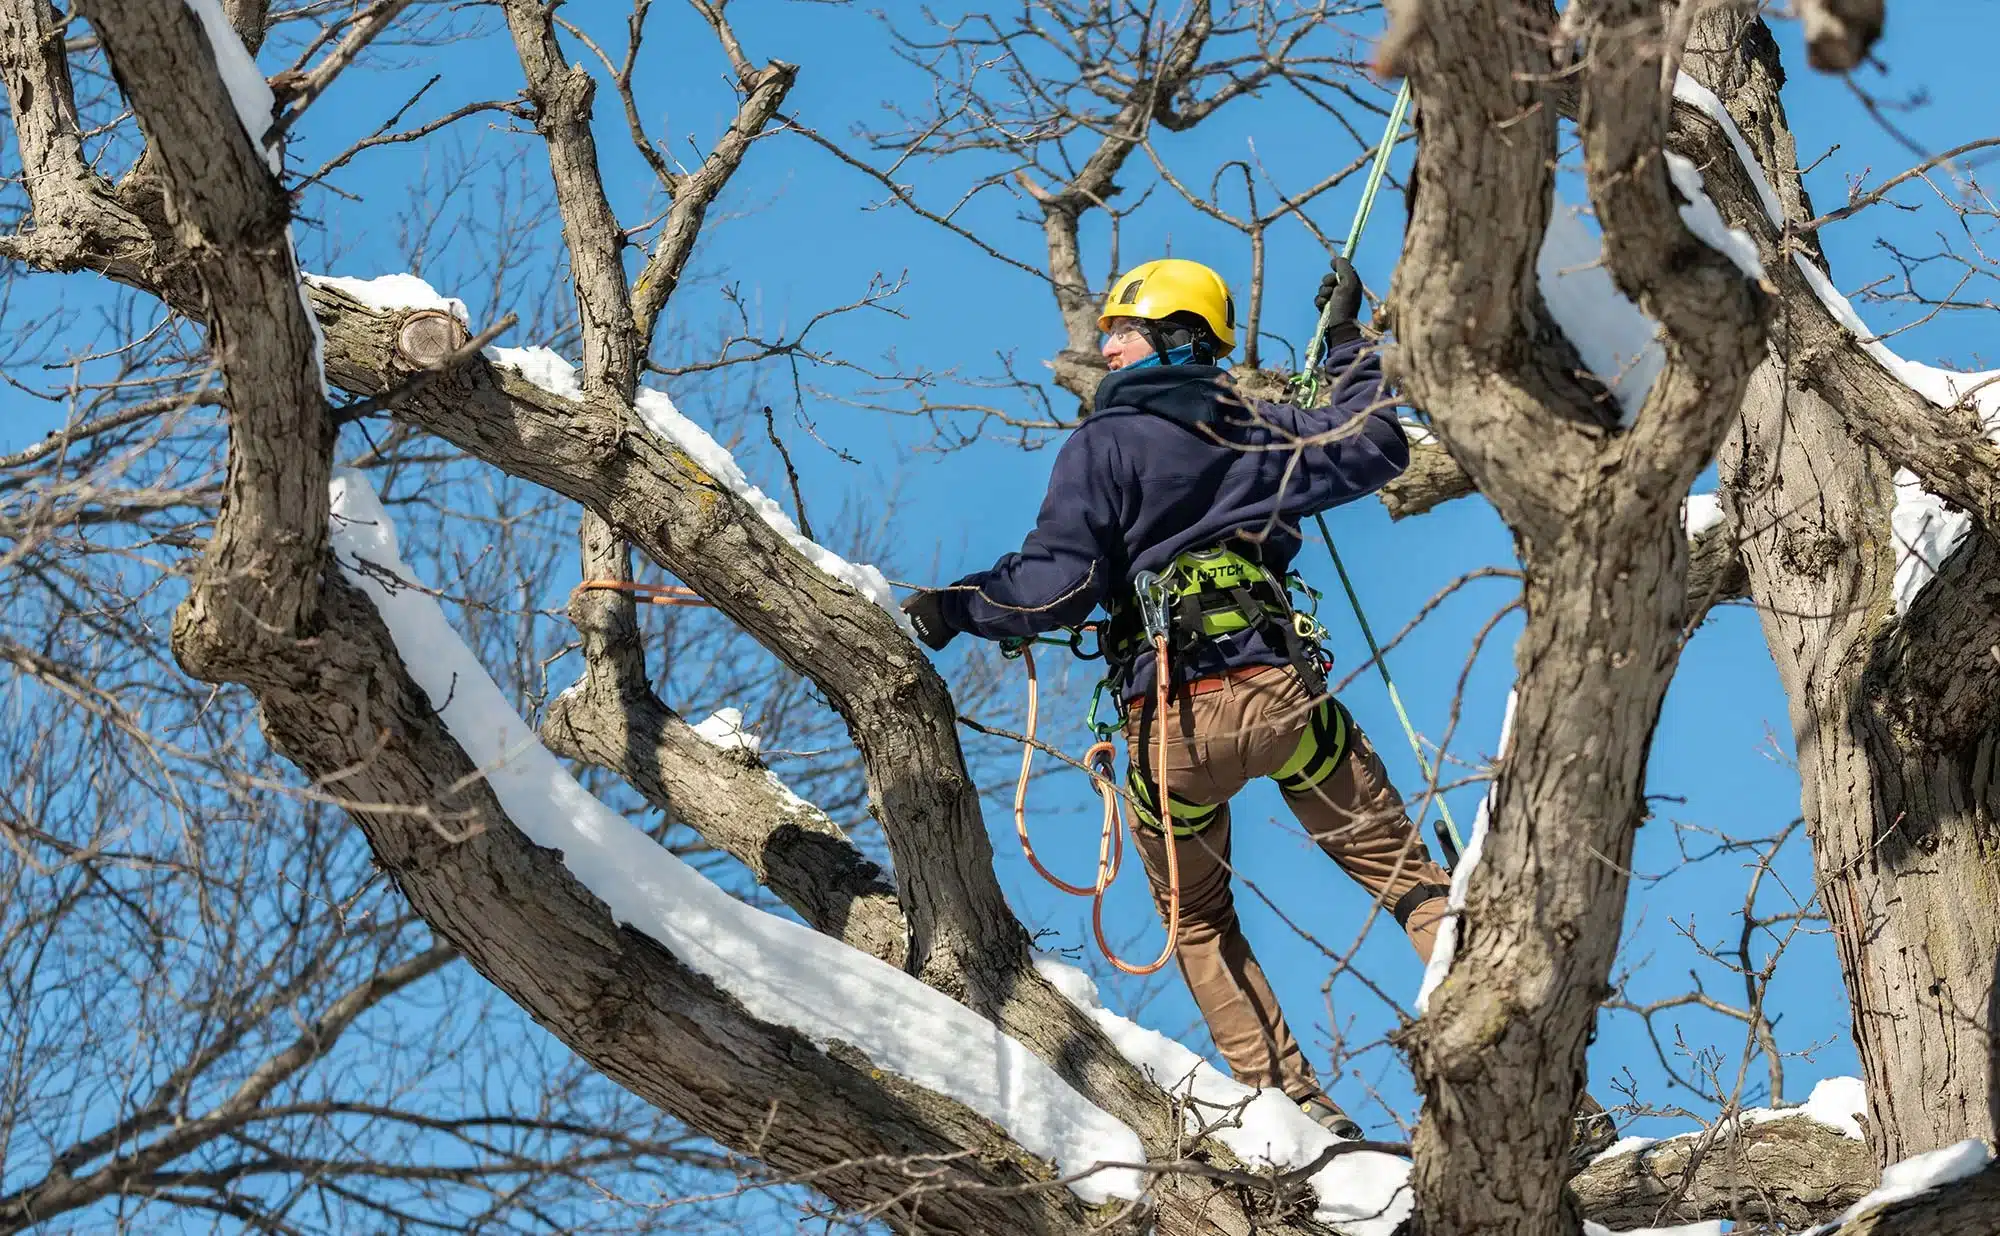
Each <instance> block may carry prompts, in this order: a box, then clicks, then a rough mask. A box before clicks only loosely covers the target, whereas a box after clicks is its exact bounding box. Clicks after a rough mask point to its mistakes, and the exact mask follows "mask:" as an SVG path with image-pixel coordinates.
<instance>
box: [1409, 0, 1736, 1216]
mask: <svg viewBox="0 0 2000 1236" xmlns="http://www.w3.org/2000/svg"><path fill="white" fill-rule="evenodd" d="M1414 9H1415V6H1404V7H1403V9H1402V10H1401V11H1399V12H1398V13H1397V14H1396V15H1395V16H1396V19H1397V21H1398V22H1399V23H1402V24H1401V25H1400V26H1399V28H1398V29H1397V31H1396V32H1395V35H1394V39H1393V54H1394V56H1395V61H1396V67H1398V68H1399V69H1401V70H1402V71H1405V72H1407V73H1408V75H1409V77H1410V80H1411V83H1412V85H1413V87H1414V88H1415V93H1416V99H1417V106H1418V114H1419V116H1420V117H1421V131H1420V142H1419V146H1418V152H1417V165H1416V169H1415V172H1414V173H1413V176H1412V182H1413V190H1412V193H1411V197H1410V215H1411V217H1410V227H1409V232H1408V238H1407V243H1406V247H1405V253H1404V258H1403V262H1402V265H1401V266H1400V267H1399V268H1398V270H1397V274H1396V281H1395V285H1394V290H1393V293H1392V302H1393V308H1394V314H1395V321H1396V324H1397V328H1398V331H1399V334H1400V337H1401V342H1400V344H1399V346H1398V348H1397V350H1396V352H1395V353H1394V362H1395V364H1394V368H1395V370H1396V372H1397V373H1398V375H1399V376H1400V377H1401V378H1402V379H1403V381H1404V383H1405V386H1406V389H1407V390H1408V392H1409V394H1410V395H1411V396H1412V398H1413V401H1414V402H1416V403H1417V404H1418V405H1419V406H1422V407H1424V408H1426V409H1427V410H1428V411H1429V412H1430V413H1431V416H1432V419H1433V421H1434V423H1435V424H1436V426H1437V429H1438V432H1439V436H1440V437H1441V438H1442V439H1443V440H1444V442H1445V443H1446V445H1447V446H1448V447H1449V448H1450V449H1451V452H1452V454H1453V456H1454V457H1455V458H1456V459H1457V460H1458V461H1459V462H1460V463H1461V464H1462V465H1463V466H1464V467H1465V469H1466V471H1467V472H1468V473H1469V474H1470V475H1471V476H1472V477H1473V479H1474V480H1475V481H1476V482H1477V483H1478V486H1479V489H1480V492H1482V493H1483V494H1485V495H1486V496H1487V497H1488V498H1489V499H1490V500H1491V501H1492V502H1493V503H1494V505H1495V506H1496V508H1497V509H1498V510H1499V512H1500V514H1501V516H1502V517H1503V518H1504V519H1505V520H1506V521H1507V523H1508V524H1509V526H1510V527H1512V528H1513V530H1514V532H1515V536H1516V541H1517V545H1518V547H1519V551H1520V556H1521V561H1522V564H1523V567H1524V570H1525V573H1526V585H1525V589H1524V594H1525V596H1524V599H1525V605H1526V609H1527V624H1526V627H1525V629H1524V631H1523V634H1522V636H1521V640H1520V644H1519V647H1518V650H1517V653H1516V665H1517V670H1518V681H1517V687H1516V691H1517V702H1516V707H1515V713H1514V729H1513V738H1512V744H1511V748H1510V752H1509V754H1508V755H1507V756H1506V758H1505V761H1504V764H1503V767H1502V770H1501V775H1500V777H1499V780H1498V782H1497V785H1496V788H1495V791H1494V796H1493V803H1494V806H1493V811H1492V822H1491V825H1490V831H1489V834H1488V837H1487V841H1486V848H1485V853H1484V857H1483V859H1482V860H1481V863H1480V866H1479V868H1478V870H1477V871H1476V872H1475V874H1474V876H1473V879H1472V883H1471V889H1470V893H1469V897H1468V902H1467V907H1466V911H1465V918H1464V924H1465V926H1464V929H1463V938H1462V942H1461V944H1460V946H1459V963H1458V964H1457V965H1455V966H1454V967H1453V969H1452V971H1451V973H1450V976H1449V977H1448V978H1447V979H1446V981H1445V983H1444V985H1443V987H1442V988H1441V989H1440V990H1439V992H1438V993H1437V995H1436V996H1435V997H1434V998H1433V1000H1432V1003H1431V1008H1430V1013H1429V1015H1428V1016H1427V1017H1426V1018H1425V1019H1424V1020H1423V1022H1421V1023H1420V1024H1419V1026H1418V1027H1417V1028H1416V1030H1415V1031H1414V1032H1413V1033H1411V1034H1410V1035H1409V1036H1408V1041H1409V1044H1410V1047H1411V1054H1412V1058H1413V1063H1414V1066H1415V1069H1416V1073H1417V1077H1418V1081H1419V1084H1420V1086H1421V1087H1422V1089H1423V1092H1424V1098H1425V1105H1424V1118H1423V1122H1422V1124H1421V1125H1420V1126H1419V1128H1418V1132H1417V1136H1416V1139H1415V1143H1414V1150H1415V1156H1416V1178H1415V1179H1416V1186H1417V1215H1416V1220H1417V1224H1416V1226H1417V1228H1418V1230H1419V1231H1421V1232H1424V1233H1435V1234H1439V1236H1442V1234H1444V1233H1451V1234H1453V1236H1459V1234H1462V1233H1475V1232H1477V1233H1482V1234H1484V1233H1492V1234H1499V1233H1520V1234H1521V1236H1529V1234H1533V1236H1547V1234H1548V1233H1551V1232H1562V1231H1574V1230H1575V1228H1576V1224H1577V1220H1576V1217H1575V1214H1574V1211H1573V1207H1572V1205H1571V1204H1570V1203H1569V1202H1568V1200H1567V1198H1566V1196H1565V1193H1564V1188H1563V1184H1564V1176H1565V1172H1564V1168H1563V1164H1564V1161H1565V1158H1566V1152H1567V1150H1568V1148H1569V1140H1570V1121H1569V1116H1570V1114H1571V1113H1572V1112H1573V1111H1574V1109H1575V1104H1576V1101H1577V1098H1578V1095H1579V1093H1580V1091H1581V1088H1582V1077H1583V1061H1584V1049H1585V1047H1586V1045H1587V1042H1588V1038H1589V1035H1590V1031H1591V1027H1592V1025H1593V1022H1594V1019H1595V1014H1596V1002H1597V1000H1598V999H1599V998H1600V995H1601V993H1602V992H1603V991H1604V990H1605V979H1606V976H1607V974H1608V972H1609V967H1610V963H1611V957H1612V952H1613V949H1614V947H1615V941H1616V939H1617V937H1618V928H1619V921H1620V916H1621V914H1622V912H1623V909H1624V901H1625V891H1626V880H1627V876H1626V863H1627V860H1628V858H1629V855H1630V852H1631V844H1632V836H1633V830H1634V829H1635V828H1636V826H1637V823H1638V820H1639V818H1640V815H1641V812H1642V810H1643V800H1642V794H1643V786H1644V777H1645V767H1646V755H1647V748H1648V746H1649V744H1650V742H1651V739H1652V732H1653V726H1654V723H1655V721H1656V720H1657V718H1658V710H1659V705H1660V701H1661V699H1662V697H1663V695H1664V693H1665V690H1666V685H1667V682H1668V680H1669V678H1670V677H1671V675H1672V672H1673V667H1674V664H1675V661H1676V659H1677V657H1678V653H1679V648H1680V644H1681V638H1682V625H1681V623H1682V618H1683V616H1684V614H1685V611H1686V602H1687V598H1686V579H1687V551H1686V543H1685V537H1684V535H1683V534H1682V532H1681V529H1680V521H1679V512H1680V503H1681V500H1682V498H1683V497H1684V496H1685V495H1686V493H1687V490H1688V486H1689V484H1690V483H1691V482H1692V481H1693V479H1694V477H1695V475H1696V473H1697V472H1698V471H1699V469H1700V468H1701V466H1702V464H1703V463H1704V462H1705V461H1706V459H1707V458H1708V457H1709V456H1710V454H1711V453H1712V452H1713V450H1714V448H1715V446H1716V445H1717V443H1718V442H1719V441H1720V439H1721V436H1722V434H1723V431H1724V430H1725V428H1726V427H1727V425H1728V422H1729V420H1730V418H1731V416H1732V415H1733V414H1734V412H1735V409H1736V406H1737V403H1738V401H1739V400H1740V398H1741V395H1742V390H1743V385H1744V383H1745V382H1746V381H1747V379H1748V377H1749V374H1750V371H1751V369H1752V368H1753V367H1754V364H1755V360H1756V357H1757V355H1758V354H1759V352H1760V351H1761V340H1762V330H1763V320H1762V319H1763V305H1762V302H1761V298H1760V297H1759V295H1758V293H1757V291H1756V289H1755V287H1754V286H1753V285H1752V284H1750V283H1749V282H1748V281H1747V280H1746V279H1745V278H1744V276H1743V274H1742V273H1741V272H1740V271H1738V270H1737V269H1736V268H1735V267H1734V266H1733V265H1732V264H1731V263H1730V262H1729V261H1728V260H1727V259H1726V258H1724V257H1723V256H1722V255H1721V254H1719V253H1717V252H1715V251H1714V250H1712V249H1710V248H1708V247H1707V246H1706V245H1704V244H1702V243H1701V242H1700V241H1698V240H1696V239H1695V238H1694V237H1693V236H1692V235H1690V234H1689V233H1688V231H1687V229H1686V228H1685V227H1684V226H1683V225H1682V224H1681V222H1680V219H1679V217H1678V216H1677V214H1676V213H1675V201H1674V197H1673V194H1672V192H1671V190H1670V189H1669V186H1668V177H1667V173H1666V168H1665V165H1664V162H1663V160H1662V156H1661V151H1662V146H1663V143H1664V139H1665V136H1666V127H1667V111H1668V109H1667V106H1666V104H1665V101H1664V100H1663V99H1662V97H1661V92H1660V90H1659V80H1660V71H1661V63H1662V55H1663V50H1664V47H1663V45H1664V37H1663V36H1664V31H1663V28H1662V23H1661V17H1660V10H1659V7H1658V6H1657V5H1653V4H1649V3H1644V2H1639V0H1634V2H1633V3H1607V4H1601V5H1593V6H1591V7H1590V9H1589V10H1588V11H1587V13H1585V14H1584V15H1583V20H1582V21H1581V22H1579V23H1577V27H1578V28H1573V29H1565V30H1561V31H1559V30H1558V26H1557V19H1556V15H1555V13H1554V11H1553V8H1552V6H1549V5H1547V4H1536V3H1530V2H1527V0H1489V2H1487V3H1480V4H1467V5H1462V6H1458V7H1457V10H1456V11H1455V14H1454V16H1453V17H1452V19H1451V20H1449V21H1443V20H1438V19H1436V18H1428V19H1426V16H1425V15H1422V14H1417V13H1415V11H1414ZM1571 16H1572V19H1573V18H1574V17H1575V14H1572V15H1571ZM1579 34H1580V35H1581V37H1582V60H1581V62H1580V63H1579V64H1575V65H1570V64H1568V63H1566V60H1567V56H1566V55H1565V54H1564V49H1566V48H1568V47H1570V46H1571V45H1572V43H1573V42H1574V40H1575V38H1576V36H1577V35H1579ZM1565 70H1568V71H1571V72H1574V73H1576V74H1579V75H1580V76H1581V79H1582V94H1581V100H1582V102H1581V107H1580V111H1579V123H1578V129H1579V133H1580V134H1581V137H1582V139H1583V148H1584V158H1585V170H1586V174H1587V177H1588V180H1589V185H1590V191H1591V197H1592V200H1593V202H1594V204H1595V205H1596V207H1597V211H1598V217H1599V219H1600V221H1601V222H1602V224H1603V228H1604V234H1605V256H1606V262H1607V264H1608V265H1609V267H1610V269H1611V272H1612V274H1613V276H1614V277H1615V278H1616V279H1617V281H1618V283H1619V285H1620V287H1621V288H1623V289H1624V290H1626V291H1627V293H1628V294H1630V295H1632V296H1633V298H1634V299H1635V300H1637V301H1638V302H1639V303H1640V304H1641V305H1642V306H1643V307H1644V308H1646V309H1647V311H1648V312H1649V313H1650V314H1651V315H1652V316H1653V318H1654V319H1655V320H1657V321H1659V322H1660V323H1661V324H1662V327H1663V332H1664V343H1665V348H1666V367H1665V370H1664V372H1663V373H1662V375H1661V378H1660V379H1659V381H1658V382H1657V383H1656V384H1655V386H1654V388H1653V391H1652V392H1651V394H1650V395H1649V397H1648V399H1647V401H1646V404H1645V406H1644V407H1643V408H1642V409H1641V410H1640V411H1639V413H1638V416H1637V417H1636V419H1635V420H1634V422H1633V424H1632V425H1631V427H1630V428H1629V429H1627V430H1625V431H1624V432H1622V433H1621V432H1613V431H1610V430H1609V429H1608V428H1607V427H1606V426H1605V425H1604V423H1603V420H1602V417H1603V414H1604V408H1603V403H1602V402H1601V400H1600V399H1599V398H1597V396H1596V393H1595V392H1593V391H1591V390H1589V389H1588V388H1587V387H1585V385H1584V384H1583V383H1581V382H1580V381H1578V379H1577V378H1576V377H1575V376H1574V375H1575V373H1576V372H1577V370H1578V369H1579V368H1580V366H1578V365H1577V364H1576V363H1575V360H1574V355H1573V353H1567V354H1566V353H1565V351H1564V350H1561V349H1560V348H1559V345H1560V343H1561V341H1562V336H1561V333H1560V332H1559V331H1555V330H1553V329H1552V328H1551V326H1550V324H1549V316H1548V312H1547V309H1546V307H1545V306H1544V304H1543V303H1542V301H1541V296H1540V292H1539V289H1538V286H1537V283H1536V277H1535V260H1536V256H1537V253H1538V251H1539V249H1540V245H1541V239H1542V234H1543V231H1544V229H1545V228H1546V226H1547V221H1548V218H1549V210H1550V205H1551V198H1552V192H1553V185H1552V170H1551V169H1552V168H1553V167H1554V165H1555V162H1556V150H1555V138H1556V114H1555V99H1554V97H1553V93H1552V91H1551V89H1550V87H1549V84H1548V83H1549V82H1551V81H1552V80H1554V79H1556V78H1557V77H1558V76H1560V75H1561V74H1562V73H1563V72H1564V71H1565Z"/></svg>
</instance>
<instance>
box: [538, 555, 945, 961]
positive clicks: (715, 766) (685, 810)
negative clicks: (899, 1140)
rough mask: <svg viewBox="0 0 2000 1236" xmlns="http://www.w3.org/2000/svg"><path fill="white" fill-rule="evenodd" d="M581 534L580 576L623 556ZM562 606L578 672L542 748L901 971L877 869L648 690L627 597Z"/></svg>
mask: <svg viewBox="0 0 2000 1236" xmlns="http://www.w3.org/2000/svg"><path fill="white" fill-rule="evenodd" d="M583 537H584V547H583V548H584V556H585V560H586V566H585V571H584V573H585V574H586V575H587V576H588V577H590V578H594V579H603V578H611V577H613V574H614V573H615V571H616V569H617V565H616V563H617V560H619V559H622V558H623V557H624V555H623V554H622V553H620V552H618V550H617V549H616V548H615V545H614V544H613V540H614V538H612V536H611V534H610V530H609V529H608V528H605V527H603V526H602V525H601V523H600V524H599V525H598V526H597V527H593V528H586V529H585V530H584V534H583ZM607 563H610V564H612V565H611V567H610V569H609V571H607V569H606V565H605V564H607ZM570 611H571V615H572V617H573V618H574V619H575V621H576V625H577V630H578V631H579V633H580V634H581V636H582V639H583V643H584V665H585V670H584V675H583V678H582V679H581V680H580V681H579V682H578V683H577V684H576V685H575V686H573V687H571V688H570V689H569V690H568V691H565V692H564V693H562V694H561V695H559V696H557V697H556V698H555V699H553V700H551V701H550V702H549V708H548V714H547V716H546V717H545V718H544V720H543V722H542V727H541V728H542V740H543V741H544V742H545V743H547V744H548V747H549V749H550V750H551V751H554V752H556V753H557V754H558V755H563V756H567V757H569V758H571V759H579V760H585V761H588V762H589V763H592V764H597V765H599V766H601V767H604V768H608V769H610V770H612V771H613V772H615V773H617V774H618V775H619V776H621V777H623V778H624V779H625V780H626V781H627V782H629V783H631V785H632V787H633V788H634V789H637V790H638V791H639V792H640V793H641V794H644V795H645V796H646V798H647V800H648V801H649V802H651V803H652V804H653V805H654V806H656V807H658V808H660V809H661V810H662V811H669V812H672V813H673V815H674V816H675V818H677V819H679V820H681V821H683V822H685V823H686V824H688V825H689V826H690V827H692V828H693V829H694V830H695V831H696V832H698V833H700V834H701V835H702V837H703V839H705V840H706V841H708V842H709V843H710V844H711V845H714V846H717V847H718V848H720V849H722V850H724V851H726V852H728V853H729V854H732V855H734V856H735V857H736V858H737V859H738V860H739V861H741V862H742V863H743V865H744V866H746V867H747V868H749V870H750V872H751V874H752V875H754V876H755V877H756V878H757V882H758V883H760V884H762V885H764V886H765V887H766V888H769V889H770V890H771V891H772V892H774V893H776V894H777V895H778V896H779V897H780V898H782V899H783V900H784V901H785V903H786V904H787V905H789V906H791V907H792V908H793V909H794V910H797V911H798V912H799V915H800V917H802V918H804V919H805V921H806V922H808V923H810V924H811V925H812V926H813V927H815V928H816V929H818V930H820V931H822V932H825V933H826V934H828V935H831V936H834V937H837V938H839V939H841V940H845V941H846V942H847V943H848V944H850V945H852V946H853V947H855V948H858V949H860V950H861V951H863V952H865V953H868V954H870V955H872V956H875V957H880V958H881V959H882V960H884V961H886V962H888V963H889V964H891V965H894V966H897V967H901V966H902V964H903V962H904V960H905V949H906V947H907V941H906V939H905V935H906V932H907V930H908V928H907V926H906V924H905V923H904V921H903V913H902V910H901V909H900V908H899V907H898V906H897V904H896V890H895V888H894V886H893V885H892V884H891V883H890V882H889V880H888V879H887V877H886V876H885V875H884V874H883V872H882V871H881V869H880V868H879V867H877V866H876V865H875V864H874V863H872V862H870V861H869V860H868V859H867V858H866V857H865V856H863V855H862V853H861V851H860V850H858V849H856V848H855V846H854V844H853V843H852V842H851V841H849V840H848V838H847V835H846V834H845V833H844V832H842V831H841V829H840V827H839V826H838V825H836V824H835V823H834V822H833V821H832V820H830V819H828V818H827V817H826V815H825V813H823V812H821V811H820V810H819V809H818V808H817V807H814V806H813V805H812V804H810V803H807V802H804V801H802V800H801V799H799V798H798V797H797V796H796V795H793V794H791V793H790V792H789V791H787V790H786V789H785V787H784V786H783V785H782V784H780V783H779V782H778V780H777V778H776V777H774V776H772V775H771V774H770V773H769V772H766V771H764V770H763V769H762V768H760V767H753V766H752V765H751V763H750V762H749V760H746V758H745V757H746V753H744V752H741V751H737V752H729V751H724V750H723V749H722V748H720V747H718V746H716V745H715V744H714V743H713V742H711V741H709V740H708V739H706V738H704V737H703V736H702V735H700V734H698V733H696V732H695V728H694V727H693V726H692V725H689V724H688V723H687V722H686V721H685V720H683V719H682V718H681V717H680V716H679V715H678V714H676V713H675V712H674V711H673V710H672V709H670V708H668V707H667V706H666V704H665V703H663V702H662V701H661V700H660V697H659V696H658V695H656V694H654V692H653V689H652V686H651V684H650V683H649V682H648V681H647V679H646V673H645V661H644V650H643V649H642V647H641V646H640V642H639V629H638V624H637V623H636V622H635V621H634V619H633V616H632V605H631V603H630V601H629V600H628V601H625V603H624V604H622V605H620V604H616V603H615V602H613V601H612V600H611V596H610V594H608V593H606V592H602V591H596V592H580V593H577V594H576V595H575V596H574V597H572V598H571V599H570ZM749 758H750V759H751V760H754V757H749Z"/></svg>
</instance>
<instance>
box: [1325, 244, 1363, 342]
mask: <svg viewBox="0 0 2000 1236" xmlns="http://www.w3.org/2000/svg"><path fill="white" fill-rule="evenodd" d="M1329 301H1331V302H1332V304H1333V311H1332V312H1331V313H1328V314H1327V319H1326V328H1327V330H1329V331H1331V330H1332V329H1333V328H1335V327H1337V326H1342V325H1352V324H1353V322H1354V319H1355V318H1357V317H1359V316H1360V314H1361V276H1360V275H1357V274H1355V273H1354V263H1352V262H1350V261H1348V260H1347V259H1346V258H1344V257H1339V256H1336V257H1335V258H1334V259H1333V270H1332V271H1330V272H1329V273H1328V274H1327V276H1326V277H1325V278H1324V279H1321V280H1320V281H1319V295H1317V296H1315V297H1313V308H1315V309H1318V310H1320V311H1322V312H1325V311H1326V307H1327V303H1328V302H1329Z"/></svg>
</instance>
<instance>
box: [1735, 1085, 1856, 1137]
mask: <svg viewBox="0 0 2000 1236" xmlns="http://www.w3.org/2000/svg"><path fill="white" fill-rule="evenodd" d="M1867 1110H1868V1088H1867V1087H1866V1086H1864V1085H1862V1084H1861V1079H1860V1078H1858V1077H1829V1078H1827V1079H1826V1080H1824V1081H1822V1082H1820V1083H1819V1084H1818V1085H1816V1086H1814V1087H1813V1088H1812V1093H1811V1094H1809V1095H1807V1096H1806V1101H1805V1102H1804V1103H1803V1104H1801V1105H1800V1106H1798V1107H1753V1108H1750V1109H1749V1110H1747V1111H1745V1112H1744V1113H1743V1114H1742V1115H1741V1116H1739V1117H1738V1119H1740V1120H1741V1121H1742V1122H1743V1123H1744V1124H1765V1123H1768V1122H1770V1121H1773V1120H1785V1119H1788V1118H1790V1117H1793V1116H1804V1117H1805V1118H1806V1119H1808V1120H1817V1121H1818V1122H1819V1123H1821V1124H1823V1125H1825V1126H1826V1127H1828V1128H1829V1129H1838V1130H1839V1131H1840V1133H1841V1135H1842V1136H1844V1137H1851V1138H1853V1139H1854V1140H1855V1141H1857V1142H1858V1141H1863V1140H1865V1139H1866V1137H1867V1134H1865V1133H1863V1132H1862V1131H1861V1121H1860V1119H1859V1117H1860V1115H1861V1114H1862V1113H1863V1112H1866V1111H1867Z"/></svg>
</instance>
